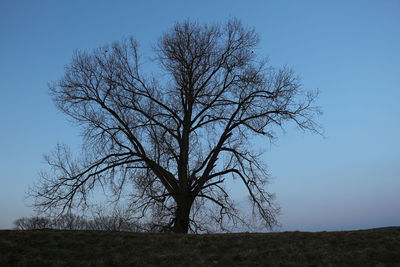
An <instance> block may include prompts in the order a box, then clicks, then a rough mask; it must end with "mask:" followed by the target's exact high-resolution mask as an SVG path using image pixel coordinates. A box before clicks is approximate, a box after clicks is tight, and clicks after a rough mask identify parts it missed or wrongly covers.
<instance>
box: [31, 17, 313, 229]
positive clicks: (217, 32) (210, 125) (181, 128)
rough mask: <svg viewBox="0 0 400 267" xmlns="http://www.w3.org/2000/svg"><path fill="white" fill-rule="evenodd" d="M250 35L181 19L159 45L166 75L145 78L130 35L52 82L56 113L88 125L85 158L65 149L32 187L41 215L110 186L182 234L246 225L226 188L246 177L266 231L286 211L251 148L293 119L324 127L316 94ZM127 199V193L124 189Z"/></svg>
mask: <svg viewBox="0 0 400 267" xmlns="http://www.w3.org/2000/svg"><path fill="white" fill-rule="evenodd" d="M258 43H259V38H258V35H257V34H256V33H255V31H254V30H253V29H247V28H245V27H244V26H242V24H241V23H240V22H239V21H238V20H230V21H228V22H227V23H225V24H223V25H211V26H210V25H200V24H197V23H193V22H191V21H185V22H183V23H177V24H176V25H175V26H174V27H173V28H172V29H171V30H170V31H168V32H166V33H165V34H163V35H162V37H161V38H160V40H159V42H158V43H157V45H156V47H155V49H154V50H155V55H156V57H155V62H157V63H159V65H158V66H159V67H160V70H161V71H162V73H161V74H160V75H144V74H143V73H142V71H141V69H142V65H141V60H140V56H139V52H138V45H137V42H136V41H135V40H134V39H133V38H129V39H127V40H124V41H122V42H116V43H113V44H112V45H111V46H104V47H101V48H99V49H96V50H94V51H92V52H90V53H87V52H77V53H75V55H74V57H73V59H72V62H71V63H70V64H69V65H68V66H67V68H66V72H65V75H64V77H63V78H62V79H61V80H59V81H58V82H56V83H55V84H53V85H52V86H51V88H50V89H51V93H52V96H53V98H54V101H55V103H56V105H57V107H58V108H59V109H60V110H61V111H62V112H63V113H65V114H67V115H68V116H70V117H71V118H72V119H73V121H75V122H77V123H78V124H79V125H80V126H81V127H82V129H83V135H84V141H85V142H84V149H83V151H84V153H82V156H81V157H80V158H79V159H76V158H73V157H72V155H71V153H70V152H69V150H68V148H67V147H65V146H63V145H58V146H57V148H56V150H55V152H53V154H51V155H50V156H47V157H46V160H47V163H48V164H49V166H50V167H51V170H50V171H49V172H46V173H42V175H41V183H40V184H39V185H38V186H37V187H36V188H35V191H34V192H35V193H34V195H35V197H36V203H35V205H36V206H37V207H40V208H43V209H44V210H47V209H61V210H62V211H64V210H66V209H71V208H73V207H75V206H78V205H85V204H86V203H87V199H88V196H89V193H90V191H91V190H93V189H94V188H96V187H97V186H103V187H106V186H109V188H111V189H112V190H113V192H114V194H115V197H116V198H117V199H118V198H119V197H120V196H122V195H128V196H129V207H130V209H131V211H132V213H134V214H136V215H137V216H138V217H144V218H146V217H147V218H149V217H150V218H152V219H153V220H154V223H155V224H158V225H159V226H160V227H163V229H170V230H171V231H173V232H176V233H187V232H188V231H197V230H199V229H200V230H204V229H206V227H207V223H210V222H212V221H213V222H217V223H218V225H219V226H220V227H221V229H224V225H225V223H226V222H229V221H230V222H239V221H240V220H241V219H243V218H242V217H241V214H240V212H238V210H237V208H236V206H235V203H234V202H233V201H232V200H231V198H230V196H229V192H228V191H227V190H226V185H225V181H227V180H228V179H231V178H233V179H239V180H240V181H242V183H243V185H244V186H245V188H246V190H247V192H248V194H249V197H250V200H251V202H252V204H253V211H254V212H256V214H257V215H259V216H260V217H261V218H262V220H263V222H264V223H265V225H266V226H267V227H272V226H274V225H275V224H276V222H277V221H276V214H277V211H278V208H277V207H276V206H275V205H274V202H273V195H272V194H270V193H268V192H267V191H266V188H265V187H266V182H267V181H268V175H267V172H266V169H265V168H264V167H263V166H264V165H263V163H262V162H261V160H260V153H257V151H256V149H255V148H254V146H252V145H251V140H253V139H254V137H255V136H264V137H265V138H267V139H272V138H274V137H275V134H274V132H273V129H274V128H276V127H284V123H286V122H289V121H292V122H294V123H295V124H297V126H298V127H299V128H301V129H306V130H311V131H317V130H318V125H316V124H315V122H314V116H315V115H316V114H318V109H317V108H315V107H313V102H314V99H315V97H316V93H315V92H304V91H302V90H301V85H300V84H299V81H298V78H297V77H296V76H295V75H294V72H293V71H292V70H291V69H289V68H286V67H284V68H281V69H277V68H272V67H269V66H268V64H267V61H266V60H260V59H259V58H258V57H257V53H255V51H257V50H256V47H257V44H258ZM126 191H129V194H124V192H126Z"/></svg>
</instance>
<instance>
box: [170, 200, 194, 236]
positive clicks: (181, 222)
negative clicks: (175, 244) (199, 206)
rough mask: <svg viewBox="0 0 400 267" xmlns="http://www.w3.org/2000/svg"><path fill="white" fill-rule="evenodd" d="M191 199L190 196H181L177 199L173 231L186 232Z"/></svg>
mask: <svg viewBox="0 0 400 267" xmlns="http://www.w3.org/2000/svg"><path fill="white" fill-rule="evenodd" d="M192 203H193V201H192V200H191V199H190V198H182V199H180V200H179V201H177V203H176V204H177V208H176V212H175V223H174V228H173V232H174V233H182V234H187V232H188V231H189V221H190V220H189V215H190V209H191V207H192Z"/></svg>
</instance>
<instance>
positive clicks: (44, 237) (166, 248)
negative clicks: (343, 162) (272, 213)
mask: <svg viewBox="0 0 400 267" xmlns="http://www.w3.org/2000/svg"><path fill="white" fill-rule="evenodd" d="M0 266H400V228H394V229H385V230H364V231H347V232H345V231H344V232H319V233H306V232H282V233H266V234H257V233H255V234H249V233H241V234H215V235H181V234H145V233H126V232H104V231H56V230H42V231H0Z"/></svg>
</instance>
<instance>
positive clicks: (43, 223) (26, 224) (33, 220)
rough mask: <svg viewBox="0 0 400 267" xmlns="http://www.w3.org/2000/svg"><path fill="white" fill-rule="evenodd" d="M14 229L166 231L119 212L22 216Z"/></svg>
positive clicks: (16, 221)
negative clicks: (108, 213) (90, 215)
mask: <svg viewBox="0 0 400 267" xmlns="http://www.w3.org/2000/svg"><path fill="white" fill-rule="evenodd" d="M14 229H16V230H41V229H54V230H100V231H126V232H166V231H167V230H166V229H165V228H164V227H162V226H159V225H155V224H139V223H138V222H137V221H135V220H132V218H130V217H129V216H125V215H124V214H120V213H113V214H112V215H109V216H105V215H101V214H99V215H96V216H93V217H92V218H86V217H84V216H80V215H75V214H72V213H69V214H64V215H61V216H57V217H53V218H52V217H42V216H32V217H22V218H19V219H17V220H15V221H14Z"/></svg>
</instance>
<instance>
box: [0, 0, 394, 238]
mask: <svg viewBox="0 0 400 267" xmlns="http://www.w3.org/2000/svg"><path fill="white" fill-rule="evenodd" d="M234 17H236V18H238V19H240V20H242V22H243V23H244V24H245V25H247V26H254V27H255V29H256V32H257V33H258V34H259V35H260V37H261V43H260V46H259V49H258V51H257V53H259V54H260V55H261V56H268V57H269V59H270V64H271V65H273V66H282V65H288V66H291V67H293V68H294V70H295V71H296V73H297V74H298V75H299V76H300V77H301V80H302V84H303V87H304V88H305V89H310V90H314V89H319V90H320V97H319V98H318V101H317V104H318V105H319V106H320V107H321V109H322V110H323V112H324V114H323V115H322V116H321V117H320V118H319V119H318V121H319V122H320V123H321V124H322V125H323V127H324V132H325V137H321V136H318V135H312V134H309V133H304V132H301V131H299V130H297V129H295V128H294V127H291V126H289V127H288V128H287V131H286V132H285V133H281V134H280V135H279V139H277V140H276V141H275V142H274V144H270V143H269V142H268V141H265V143H262V144H261V145H262V146H264V147H265V150H266V152H265V161H266V163H267V164H268V168H269V171H270V173H271V175H272V183H271V184H270V185H269V191H270V192H274V193H276V200H277V203H279V204H280V206H281V209H282V212H281V215H280V222H281V224H282V228H281V230H302V231H321V230H352V229H363V228H372V227H383V226H390V225H400V1H399V0H360V1H352V0H347V1H317V0H315V1H310V0H304V1H295V0H292V1H289V0H284V1H278V0H275V1H267V0H265V1H261V0H260V1H237V0H221V1H216V0H213V1H210V0H205V1H187V0H186V1H185V0H180V1H174V0H170V1H154V0H147V1H106V0H97V1H78V0H73V1H50V0H48V1H40V0H39V1H27V0H26V1H23V0H1V1H0V40H1V41H0V229H6V228H11V227H12V226H13V225H12V222H13V221H14V220H15V219H17V218H19V217H22V216H29V215H32V214H33V212H32V209H31V208H30V207H28V205H29V204H30V200H27V199H25V198H24V197H25V195H26V192H27V191H28V190H29V186H32V185H33V184H34V183H35V181H37V179H38V172H39V170H40V169H43V168H44V167H45V166H44V164H43V159H42V155H43V154H44V153H48V152H50V151H52V150H53V148H54V147H55V145H56V144H57V142H62V143H66V144H69V145H71V146H72V148H73V149H75V151H78V148H79V144H80V142H81V138H80V135H79V129H78V128H77V127H76V126H74V125H72V124H71V123H70V122H69V121H68V119H67V117H66V116H64V115H63V114H61V113H60V112H59V111H58V110H57V109H56V108H55V106H54V104H53V103H52V101H51V98H50V96H49V94H48V87H47V84H48V83H49V82H52V81H55V80H57V79H59V78H60V77H61V76H62V74H63V71H64V66H65V65H66V64H68V62H69V61H70V59H71V56H72V53H73V51H74V50H76V49H78V50H89V49H93V48H96V47H98V46H101V45H103V44H107V43H110V42H112V41H115V40H120V39H121V38H123V37H127V36H131V35H132V36H134V37H135V38H136V39H137V40H138V41H139V43H140V45H141V48H142V52H143V54H144V56H146V55H149V56H150V54H148V52H149V51H151V50H150V48H151V45H152V44H154V43H155V42H156V41H157V39H158V38H159V36H160V34H161V33H163V32H165V31H167V30H168V29H169V28H170V27H172V26H173V24H174V23H175V22H178V21H182V20H184V19H187V18H189V19H193V20H196V21H199V22H201V23H215V22H217V23H218V22H224V21H226V19H229V18H234ZM232 191H233V192H234V194H235V196H237V197H238V198H240V197H242V196H241V195H240V190H239V187H238V188H236V187H235V186H234V185H233V188H232Z"/></svg>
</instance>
